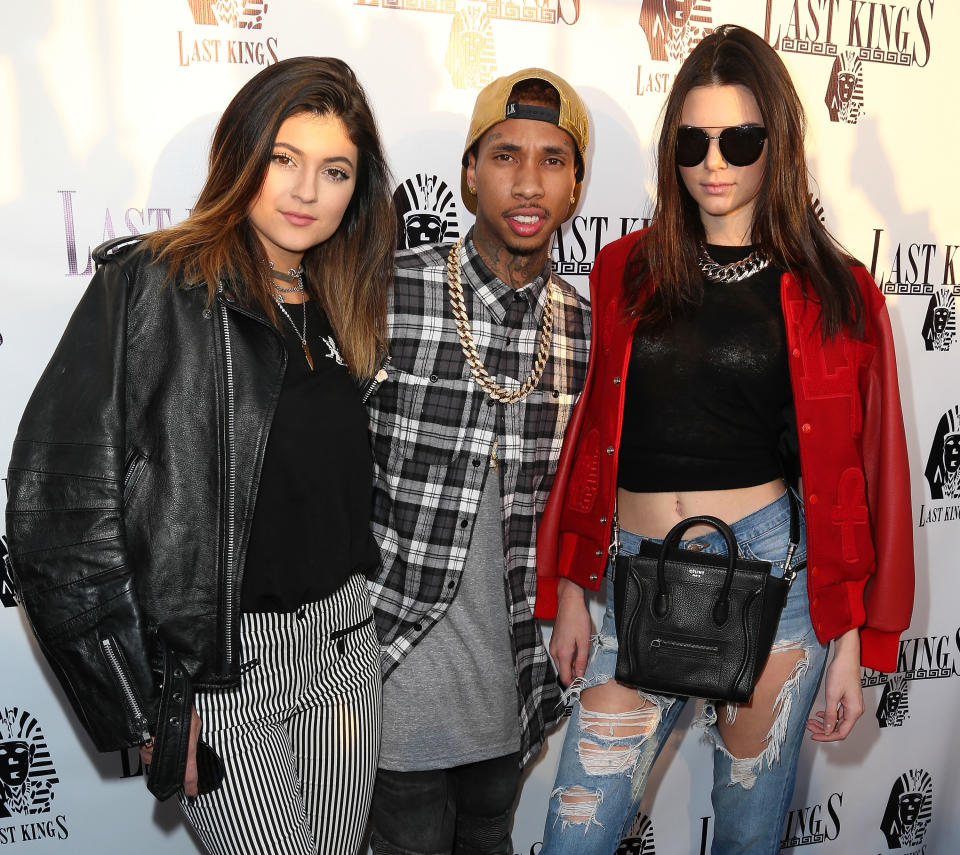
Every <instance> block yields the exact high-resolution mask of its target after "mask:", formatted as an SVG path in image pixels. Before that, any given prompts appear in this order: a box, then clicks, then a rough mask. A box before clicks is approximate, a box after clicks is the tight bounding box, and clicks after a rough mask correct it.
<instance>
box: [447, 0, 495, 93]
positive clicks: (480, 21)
mask: <svg viewBox="0 0 960 855" xmlns="http://www.w3.org/2000/svg"><path fill="white" fill-rule="evenodd" d="M444 64H445V65H446V66H447V71H449V72H450V79H451V80H452V81H453V85H454V86H455V87H456V88H457V89H480V88H482V87H484V86H486V85H487V84H488V83H489V82H490V81H491V80H493V78H494V76H495V75H496V73H497V55H496V48H495V46H494V43H493V27H492V26H491V24H490V19H489V18H488V17H487V16H486V14H485V13H484V12H483V10H482V8H481V7H477V6H467V7H465V8H463V9H461V10H460V11H459V12H457V14H456V15H454V16H453V23H452V24H451V25H450V40H449V41H448V42H447V56H446V59H445V61H444Z"/></svg>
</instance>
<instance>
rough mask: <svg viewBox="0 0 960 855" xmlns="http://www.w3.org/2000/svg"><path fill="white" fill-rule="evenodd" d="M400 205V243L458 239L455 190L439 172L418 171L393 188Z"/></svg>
mask: <svg viewBox="0 0 960 855" xmlns="http://www.w3.org/2000/svg"><path fill="white" fill-rule="evenodd" d="M393 203H394V205H395V206H396V209H397V247H398V248H399V249H410V248H412V247H415V246H422V245H423V244H426V243H443V242H444V241H452V240H457V238H459V237H460V227H459V225H458V224H457V209H456V205H455V204H454V197H453V193H452V192H451V191H450V188H449V187H448V186H447V184H446V182H444V181H441V180H440V179H439V178H437V176H436V175H425V174H424V173H422V172H421V173H418V174H416V175H414V176H413V178H408V179H407V180H406V181H404V182H403V183H402V184H401V185H400V186H399V187H397V189H396V190H394V191H393Z"/></svg>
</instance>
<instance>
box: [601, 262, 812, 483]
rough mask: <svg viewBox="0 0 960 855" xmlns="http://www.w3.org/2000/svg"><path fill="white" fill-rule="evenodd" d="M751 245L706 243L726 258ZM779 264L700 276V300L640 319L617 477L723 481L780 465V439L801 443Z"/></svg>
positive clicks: (763, 478) (783, 444)
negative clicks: (668, 317) (644, 324)
mask: <svg viewBox="0 0 960 855" xmlns="http://www.w3.org/2000/svg"><path fill="white" fill-rule="evenodd" d="M752 250H753V247H749V246H747V247H723V246H713V245H710V246H709V247H708V251H709V253H710V255H711V257H712V258H713V259H714V260H715V261H717V262H719V263H720V264H727V263H729V262H731V261H735V260H738V259H741V258H745V257H746V256H747V255H748V254H749V253H750V252H751V251H752ZM781 273H782V271H781V270H778V269H776V268H774V267H773V266H768V267H767V268H765V269H764V270H762V271H761V272H760V273H758V274H756V275H754V276H752V277H750V278H749V279H745V280H743V281H742V282H733V283H718V282H710V281H708V280H704V294H703V303H702V305H701V306H700V307H699V308H697V309H696V310H694V311H692V312H690V313H689V314H687V315H686V316H684V317H682V318H679V319H677V320H675V321H673V322H672V323H671V324H670V325H669V326H666V327H663V328H658V329H655V330H649V329H646V330H642V331H641V330H640V329H638V331H637V333H636V335H635V336H634V340H633V348H632V350H631V354H630V364H629V367H628V370H627V382H626V388H625V393H624V406H623V430H622V434H621V438H620V457H619V468H618V471H617V484H618V486H620V487H623V488H624V489H626V490H631V491H633V492H665V491H674V490H727V489H733V488H736V487H750V486H754V485H756V484H764V483H766V482H767V481H772V480H773V479H774V478H778V477H780V476H781V475H782V474H783V472H784V467H783V466H782V465H781V463H780V458H779V457H778V449H779V450H782V449H783V448H787V449H791V448H794V447H795V445H796V440H795V431H796V428H795V426H794V424H795V419H794V416H793V399H792V395H791V391H790V375H789V370H788V367H787V348H786V332H785V330H784V324H783V314H782V312H781V309H780V276H781ZM791 432H792V433H793V438H792V441H791V437H790V436H789V434H790V433H791ZM789 456H790V455H789V453H788V457H789ZM790 463H791V461H790V460H787V465H788V466H789V465H790Z"/></svg>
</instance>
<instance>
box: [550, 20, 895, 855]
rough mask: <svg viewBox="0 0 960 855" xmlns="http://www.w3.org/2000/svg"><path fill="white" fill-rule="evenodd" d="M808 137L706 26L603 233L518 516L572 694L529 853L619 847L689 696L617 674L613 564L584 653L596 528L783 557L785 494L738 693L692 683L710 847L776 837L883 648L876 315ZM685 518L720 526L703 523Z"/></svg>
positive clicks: (854, 709) (757, 68)
mask: <svg viewBox="0 0 960 855" xmlns="http://www.w3.org/2000/svg"><path fill="white" fill-rule="evenodd" d="M803 139H804V115H803V109H802V107H801V104H800V101H799V98H798V97H797V93H796V91H795V89H794V87H793V84H792V82H791V80H790V77H789V74H788V72H787V70H786V68H785V67H784V65H783V63H782V62H781V60H780V58H779V57H778V56H777V54H776V52H775V51H774V50H773V49H772V48H771V47H770V46H769V45H767V44H766V42H764V41H763V39H761V38H760V37H759V36H757V35H755V34H754V33H751V32H750V31H749V30H745V29H743V28H741V27H735V26H721V27H719V28H717V30H716V31H714V32H713V33H712V34H711V35H709V36H707V37H706V38H704V39H703V41H701V42H700V44H699V45H698V46H697V47H696V48H695V49H694V50H693V52H692V53H691V54H690V56H689V58H688V59H687V60H686V61H685V62H684V63H683V65H682V67H681V69H680V71H679V73H678V75H677V79H676V82H675V84H674V86H673V89H672V91H671V93H670V95H669V97H668V100H667V104H666V108H665V112H664V120H663V128H662V131H661V134H660V140H659V145H658V179H657V197H656V206H655V210H654V214H653V217H652V221H651V225H650V228H649V229H647V230H646V231H643V232H641V233H639V234H633V235H628V236H627V237H625V238H622V239H621V240H618V241H616V242H614V243H613V244H611V245H609V246H607V247H605V248H604V249H603V250H602V251H601V253H600V254H599V255H598V257H597V262H596V264H595V266H594V268H593V272H592V274H591V283H590V285H591V303H592V305H593V319H594V327H593V348H592V351H591V366H590V373H589V377H588V380H587V387H586V389H585V390H584V393H583V395H582V397H581V399H580V401H579V403H578V405H577V410H576V411H575V413H574V415H573V416H572V418H571V422H570V426H569V428H568V431H567V435H566V438H565V443H564V450H563V454H562V456H561V461H560V467H559V469H558V473H557V479H556V481H555V486H554V492H553V493H552V494H551V498H550V502H549V504H548V506H547V510H546V513H545V514H544V519H543V522H542V524H541V528H540V531H539V537H538V556H537V557H538V591H537V598H538V603H537V606H538V613H539V614H541V615H542V616H553V615H555V616H556V623H555V627H554V632H553V637H552V639H551V644H550V650H551V653H552V654H553V655H554V657H555V659H556V660H557V664H558V668H559V671H560V676H561V679H562V680H564V681H565V682H568V683H570V682H572V683H573V694H575V695H576V696H577V699H576V701H575V703H574V709H573V715H572V717H571V719H570V723H569V725H568V729H567V735H566V741H565V743H564V747H563V754H562V756H561V759H560V765H559V769H558V772H557V782H556V788H555V790H554V792H553V794H552V797H551V800H550V808H549V816H548V819H547V824H546V830H545V837H544V845H543V849H542V850H541V853H542V855H557V853H566V852H569V853H574V852H578V853H579V852H584V851H589V852H593V853H597V855H611V853H613V852H614V851H615V850H616V849H617V846H618V843H619V841H620V839H621V838H622V837H623V836H624V834H625V833H626V831H627V829H628V828H629V826H630V824H631V823H632V822H633V820H634V817H635V815H636V812H637V808H638V805H639V801H640V799H641V797H642V795H643V790H644V785H645V783H646V779H647V775H648V774H649V772H650V769H651V767H652V765H653V763H654V761H655V759H656V757H657V755H658V754H659V752H660V749H661V748H662V747H663V745H664V743H665V741H666V739H667V736H668V735H669V734H670V731H671V729H672V728H673V726H674V724H675V723H676V720H677V716H678V714H679V712H680V710H681V708H682V707H683V702H684V699H683V698H676V697H668V696H661V695H656V694H653V693H650V692H644V691H638V690H635V689H631V688H628V687H626V686H623V685H621V684H619V683H617V682H616V681H615V680H614V679H613V674H614V672H615V664H616V657H617V650H618V642H617V634H616V629H615V626H614V616H613V594H612V588H613V585H612V571H611V570H608V571H607V573H608V579H607V588H608V592H609V593H608V598H607V602H608V608H607V612H606V615H605V618H604V623H603V626H602V628H601V629H600V633H599V635H598V636H597V638H596V641H595V643H594V645H593V650H592V655H591V656H590V661H589V665H588V664H587V654H588V651H589V650H590V640H589V639H590V617H589V614H588V612H587V609H586V606H585V605H584V588H589V589H596V588H597V587H599V585H600V580H601V578H602V577H603V575H604V572H603V571H604V562H605V559H606V555H607V546H608V544H609V543H610V540H611V536H614V537H617V538H618V540H619V543H620V551H621V552H624V553H632V552H636V551H637V550H638V549H639V545H640V543H641V542H642V541H643V540H644V539H648V540H654V541H656V540H659V539H662V538H663V537H664V536H665V535H666V534H667V532H668V531H669V530H670V529H671V528H672V527H673V526H674V525H675V524H676V523H678V522H680V521H681V520H682V519H685V518H687V517H692V516H698V515H701V514H708V515H711V516H714V517H719V518H720V519H722V520H724V521H725V522H727V523H728V524H729V525H730V526H731V528H732V529H733V532H734V534H735V535H736V537H737V540H738V543H739V546H740V548H741V549H742V551H743V553H744V555H745V556H746V557H749V558H757V559H761V560H765V561H770V562H771V563H772V565H773V571H772V572H774V573H775V574H777V575H782V574H783V572H784V559H785V558H786V555H787V548H788V535H789V530H790V516H791V514H790V501H789V497H788V494H787V491H788V490H794V489H799V490H800V492H801V493H802V499H803V513H802V514H801V517H805V526H804V525H803V524H801V526H800V532H801V537H800V543H799V548H798V549H797V551H796V554H795V555H794V558H793V562H794V569H800V572H799V574H798V576H797V578H796V580H795V581H794V583H793V586H792V588H791V590H790V594H789V597H788V599H787V603H786V606H785V607H784V610H783V613H782V615H781V618H780V624H779V627H778V630H777V635H776V638H775V641H774V644H773V648H772V652H771V654H770V657H769V659H768V661H767V664H766V667H765V668H764V670H763V672H762V674H761V676H760V678H759V681H758V683H757V685H756V688H755V691H754V694H753V697H752V698H751V700H750V702H749V703H745V704H739V705H735V704H720V703H718V702H710V701H707V702H706V703H705V705H704V710H703V715H702V716H701V717H700V719H699V722H698V723H699V724H700V725H701V726H703V727H704V728H706V730H707V733H708V734H709V737H710V740H711V741H712V743H713V744H714V746H715V749H716V750H715V751H714V785H713V791H712V799H713V806H714V813H715V822H714V835H713V848H712V851H713V853H715V855H730V853H754V855H757V853H776V852H778V851H779V841H780V833H781V829H782V825H783V818H784V815H785V813H786V811H787V809H788V808H789V806H790V798H791V795H792V792H793V785H794V778H795V775H796V767H797V757H798V754H799V751H800V747H801V744H802V737H803V733H804V730H805V729H806V730H807V731H809V732H810V734H811V737H812V738H813V739H814V740H817V741H822V742H831V741H835V740H841V739H844V738H845V737H846V736H847V735H848V734H849V733H850V730H851V728H852V727H853V725H854V723H855V722H856V720H857V718H858V717H859V716H860V714H861V713H862V711H863V698H862V695H861V691H860V664H861V663H862V664H863V665H865V666H868V667H870V668H875V669H878V670H885V671H890V670H894V669H895V668H896V655H897V645H898V640H899V636H900V633H901V632H902V631H903V630H904V629H906V627H907V626H908V625H909V623H910V614H911V608H912V600H913V553H912V520H911V510H910V492H909V483H910V481H909V477H908V474H909V473H908V472H907V456H906V448H905V442H904V433H903V423H902V417H901V412H900V401H899V392H898V387H897V376H896V364H895V359H894V353H893V342H892V338H891V332H890V323H889V319H888V317H887V312H886V309H885V308H884V303H883V297H882V295H881V294H880V292H879V290H878V289H877V287H876V285H875V283H874V282H873V280H872V279H871V278H870V276H869V274H868V273H867V271H866V270H865V269H864V268H863V266H862V265H860V264H859V263H858V262H856V261H855V260H853V259H852V258H850V256H849V255H848V254H847V253H845V252H844V251H843V250H842V249H841V248H840V247H839V246H838V245H837V244H836V243H835V242H834V240H833V239H832V238H831V236H830V235H829V234H828V233H827V231H826V230H825V229H824V227H823V224H822V223H821V222H820V220H819V219H818V217H817V215H816V213H815V212H814V210H813V207H812V205H811V204H810V197H809V191H808V188H807V170H806V163H805V159H804V147H803ZM800 476H802V479H801V478H800ZM615 519H618V522H619V527H620V530H619V535H616V534H614V531H613V526H614V521H615ZM802 522H803V520H801V523H802ZM684 537H685V538H686V540H684V541H683V542H682V544H681V545H683V546H685V547H686V548H689V549H694V550H703V551H708V552H724V551H725V550H726V546H725V543H724V540H723V537H722V536H721V535H720V533H719V532H718V531H716V530H714V529H712V528H709V527H707V526H703V525H701V526H698V527H696V528H692V529H689V530H688V531H687V533H686V534H685V535H684ZM804 565H806V566H805V569H802V568H804ZM831 641H832V642H833V646H834V656H833V660H832V662H831V663H830V665H829V666H827V667H826V681H825V700H824V703H823V706H822V708H821V709H820V710H819V712H817V713H816V715H814V716H813V717H810V718H808V716H809V713H810V710H811V708H812V706H813V704H814V701H815V699H816V695H817V691H818V687H819V685H820V680H821V677H822V675H823V673H824V667H825V663H826V659H827V645H828V643H829V642H831ZM676 667H677V668H683V667H684V665H683V663H682V661H680V660H678V662H677V665H676Z"/></svg>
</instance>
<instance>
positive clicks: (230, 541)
mask: <svg viewBox="0 0 960 855" xmlns="http://www.w3.org/2000/svg"><path fill="white" fill-rule="evenodd" d="M220 319H221V322H222V324H223V349H224V355H225V359H226V368H227V556H226V565H227V566H226V568H225V577H224V586H223V587H224V598H225V599H226V609H225V611H224V617H223V627H224V635H225V637H226V657H227V665H228V666H231V665H232V664H233V587H234V575H235V569H236V568H235V567H234V564H235V558H234V552H235V540H236V526H235V523H234V516H235V514H236V487H235V483H236V475H237V458H236V449H235V446H234V441H233V426H234V388H233V353H232V351H231V349H230V325H229V323H228V322H227V307H226V306H224V305H223V303H221V304H220Z"/></svg>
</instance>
